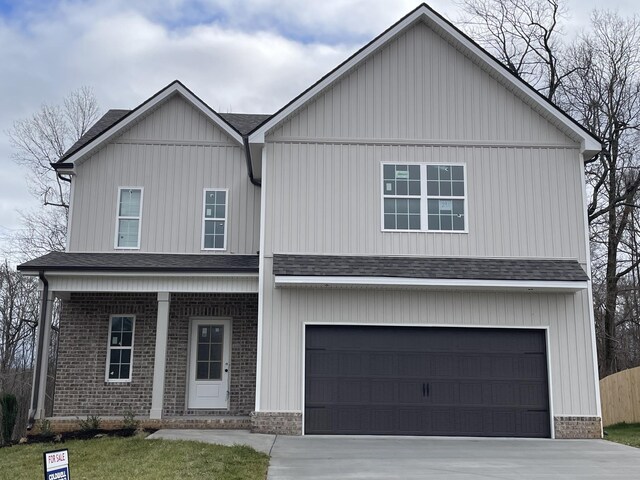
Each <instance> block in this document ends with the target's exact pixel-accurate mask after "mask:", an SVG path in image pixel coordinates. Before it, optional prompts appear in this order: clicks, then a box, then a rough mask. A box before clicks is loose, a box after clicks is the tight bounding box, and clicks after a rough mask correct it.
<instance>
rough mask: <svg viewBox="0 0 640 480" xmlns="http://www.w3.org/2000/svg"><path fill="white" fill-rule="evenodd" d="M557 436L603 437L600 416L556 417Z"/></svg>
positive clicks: (554, 421) (554, 419) (554, 420)
mask: <svg viewBox="0 0 640 480" xmlns="http://www.w3.org/2000/svg"><path fill="white" fill-rule="evenodd" d="M553 423H554V426H555V431H556V438H602V419H601V418H599V417H554V418H553Z"/></svg>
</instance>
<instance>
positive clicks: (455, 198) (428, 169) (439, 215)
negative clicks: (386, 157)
mask: <svg viewBox="0 0 640 480" xmlns="http://www.w3.org/2000/svg"><path fill="white" fill-rule="evenodd" d="M465 182H466V178H465V166H464V165H461V164H453V165H449V164H383V165H382V229H383V230H384V231H417V232H466V225H467V223H466V222H467V219H466V213H467V205H466V188H465Z"/></svg>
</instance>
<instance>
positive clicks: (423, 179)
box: [380, 161, 469, 234]
mask: <svg viewBox="0 0 640 480" xmlns="http://www.w3.org/2000/svg"><path fill="white" fill-rule="evenodd" d="M385 165H407V166H410V165H418V166H419V167H420V197H419V198H420V230H410V229H407V230H397V229H389V228H384V199H385V197H386V198H418V196H411V195H400V196H397V195H385V193H384V166H385ZM430 165H444V166H452V167H462V175H463V180H464V197H455V196H442V197H436V196H433V195H427V166H430ZM438 198H443V199H457V200H464V230H429V223H428V219H429V218H428V208H427V207H428V202H427V201H428V199H438ZM468 217H469V196H468V195H467V164H466V163H465V162H401V161H398V162H389V161H382V162H380V231H381V232H383V233H387V232H388V233H457V234H460V233H469V218H468Z"/></svg>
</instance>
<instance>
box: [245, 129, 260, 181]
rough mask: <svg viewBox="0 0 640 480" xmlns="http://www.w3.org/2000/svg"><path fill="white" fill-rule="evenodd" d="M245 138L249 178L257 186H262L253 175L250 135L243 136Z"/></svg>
mask: <svg viewBox="0 0 640 480" xmlns="http://www.w3.org/2000/svg"><path fill="white" fill-rule="evenodd" d="M243 140H244V152H245V155H244V156H245V158H246V159H247V171H248V172H249V180H250V181H251V183H253V184H254V185H255V186H256V187H259V186H261V185H262V184H261V183H260V182H259V181H258V180H256V179H255V178H254V177H253V165H252V164H251V149H250V148H249V137H243Z"/></svg>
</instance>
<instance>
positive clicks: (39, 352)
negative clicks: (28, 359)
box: [27, 270, 49, 430]
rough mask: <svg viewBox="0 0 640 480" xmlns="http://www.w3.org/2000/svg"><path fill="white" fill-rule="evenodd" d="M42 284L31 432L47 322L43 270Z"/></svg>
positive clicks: (47, 283) (45, 279) (39, 275)
mask: <svg viewBox="0 0 640 480" xmlns="http://www.w3.org/2000/svg"><path fill="white" fill-rule="evenodd" d="M38 277H39V278H40V281H41V282H42V285H43V288H42V304H41V306H40V322H39V324H38V349H37V354H36V365H35V370H34V372H33V395H32V396H31V409H30V410H29V419H28V420H27V430H31V429H32V428H33V425H34V423H35V415H36V411H37V410H38V397H39V395H40V373H41V371H42V351H43V350H44V331H43V330H44V325H45V323H46V322H47V299H48V298H49V281H48V280H47V278H46V277H45V276H44V270H41V271H40V272H38Z"/></svg>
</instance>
